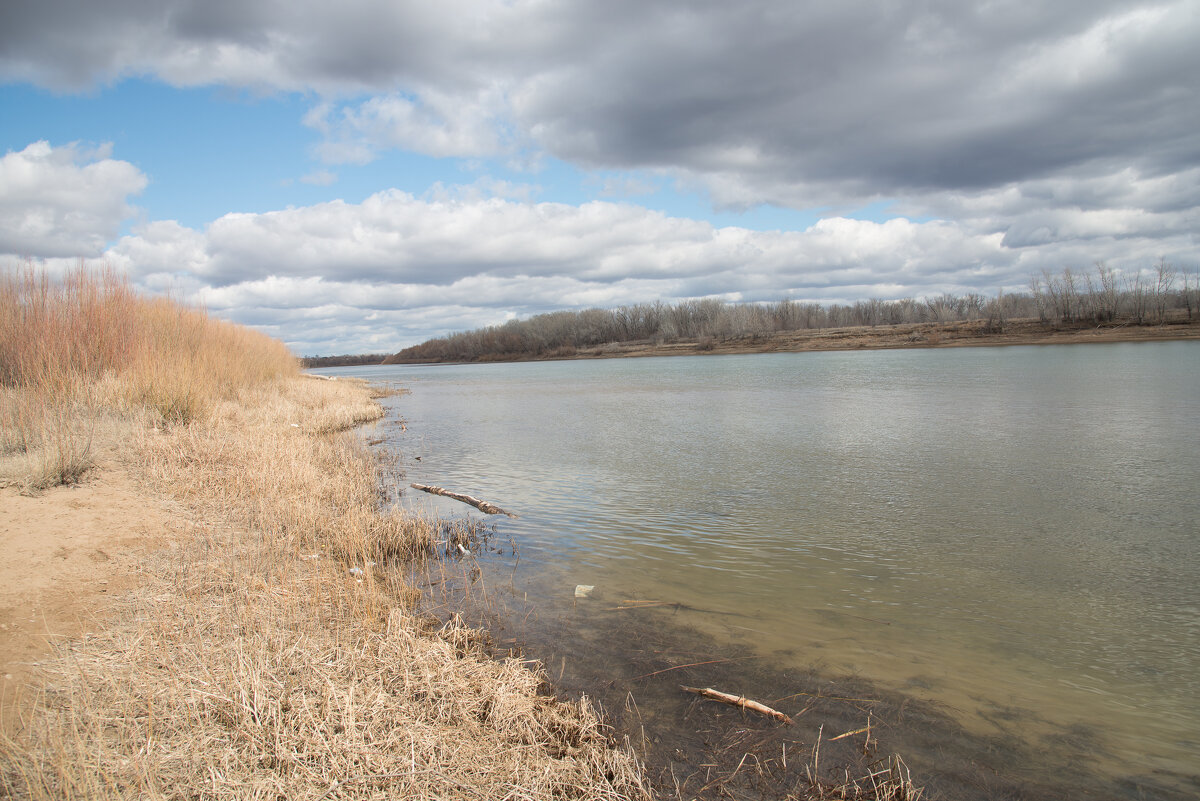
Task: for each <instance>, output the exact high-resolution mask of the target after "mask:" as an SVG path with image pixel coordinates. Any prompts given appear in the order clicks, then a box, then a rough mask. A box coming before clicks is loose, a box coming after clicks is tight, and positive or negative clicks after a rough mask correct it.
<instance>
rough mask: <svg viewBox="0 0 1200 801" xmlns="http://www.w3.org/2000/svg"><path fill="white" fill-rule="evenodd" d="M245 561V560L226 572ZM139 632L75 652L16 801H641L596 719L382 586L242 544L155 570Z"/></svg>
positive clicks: (223, 537) (224, 535) (14, 755)
mask: <svg viewBox="0 0 1200 801" xmlns="http://www.w3.org/2000/svg"><path fill="white" fill-rule="evenodd" d="M231 557H233V558H231ZM153 567H154V570H155V574H156V578H154V579H152V580H151V581H150V582H149V583H148V585H147V586H146V587H145V588H144V589H143V591H142V593H141V594H140V597H139V598H138V600H137V604H136V607H135V609H134V613H135V614H134V617H133V618H131V620H130V621H129V622H128V625H126V626H124V627H119V628H115V629H110V630H109V631H108V632H105V633H104V634H101V635H98V636H95V637H92V638H89V639H87V640H85V641H84V642H82V643H78V644H75V645H74V646H72V647H71V649H70V651H69V652H67V653H64V655H63V658H62V659H61V660H60V661H59V663H58V666H57V670H56V673H55V674H54V675H53V676H52V679H53V681H54V684H53V686H52V688H51V689H50V690H48V692H47V694H46V695H45V696H44V698H43V699H42V703H41V704H40V705H39V708H38V709H37V711H36V713H35V714H30V715H27V716H26V717H25V718H24V719H23V721H22V723H23V728H24V731H23V733H22V738H21V741H20V742H18V741H14V740H7V741H5V742H4V743H3V744H2V745H0V755H2V757H3V762H4V763H5V765H6V770H5V771H4V773H3V775H2V776H0V782H2V785H0V786H2V787H3V793H0V794H3V795H6V796H11V797H28V798H35V799H42V798H47V799H48V798H68V797H76V796H83V797H89V798H92V797H96V798H106V797H107V798H129V797H135V796H136V797H139V798H140V797H149V798H166V797H172V798H174V797H179V798H183V797H189V798H190V797H236V798H311V799H320V798H329V797H335V798H383V797H389V798H390V797H404V798H410V797H411V798H448V797H454V798H488V799H490V798H538V799H541V798H581V799H583V798H586V799H624V798H641V797H646V793H645V791H644V789H643V788H642V785H641V783H640V778H639V774H638V771H637V763H636V761H635V760H633V759H632V757H630V756H629V755H628V754H627V753H626V752H624V751H618V750H615V749H613V748H611V747H610V744H609V742H608V739H607V733H606V730H605V729H604V727H603V726H602V725H601V723H600V721H599V718H598V717H597V715H596V714H595V712H594V710H593V709H592V708H591V706H590V705H589V704H588V703H587V702H586V701H585V702H583V703H579V704H564V703H559V702H557V701H555V700H554V699H552V698H547V697H545V696H540V695H538V693H537V690H538V688H539V686H540V684H541V683H542V681H543V678H544V677H543V676H541V675H540V674H539V673H535V672H534V671H532V670H530V669H529V668H528V666H527V665H526V664H524V663H522V662H518V661H517V660H514V659H504V660H499V661H498V660H493V659H491V658H489V657H488V656H487V654H486V653H485V652H484V650H483V648H482V647H481V645H480V639H479V638H478V636H477V635H474V634H472V633H471V632H470V630H467V629H463V628H462V627H461V626H459V625H457V624H454V623H451V624H448V625H445V626H442V627H441V628H440V629H434V628H433V624H431V623H430V622H428V621H426V620H424V619H422V618H419V617H414V616H413V614H412V613H411V612H410V611H408V610H405V609H402V608H399V607H396V606H391V607H388V605H387V604H388V601H387V597H386V596H387V593H386V592H384V587H385V582H382V581H375V582H372V581H366V582H363V583H358V582H355V581H353V580H352V579H350V578H349V577H348V576H347V574H346V571H345V570H344V569H343V568H342V566H340V565H337V564H334V563H333V562H332V561H331V560H322V559H295V558H291V559H287V558H280V557H279V556H278V553H277V552H274V551H272V550H271V549H270V548H269V546H268V544H267V543H265V542H262V543H256V544H246V543H244V542H242V543H239V542H238V539H237V532H236V530H230V531H228V532H216V533H210V534H207V535H205V536H202V537H199V538H197V540H196V544H195V545H194V547H193V548H191V549H190V550H189V552H187V553H184V554H182V555H181V556H179V557H177V558H176V559H175V560H174V561H171V560H168V559H166V558H164V559H162V560H161V561H160V562H158V563H156V564H155V565H154V566H153Z"/></svg>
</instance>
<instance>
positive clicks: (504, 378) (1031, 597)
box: [322, 343, 1200, 797]
mask: <svg viewBox="0 0 1200 801" xmlns="http://www.w3.org/2000/svg"><path fill="white" fill-rule="evenodd" d="M322 372H327V373H332V372H340V373H343V374H352V375H357V376H364V377H368V378H371V379H372V380H382V381H393V382H397V383H399V384H401V385H403V386H405V387H407V388H409V389H410V390H411V394H408V395H404V396H401V397H397V398H392V399H389V400H388V401H387V402H388V403H389V404H390V405H391V406H392V407H394V411H395V413H396V414H398V415H399V416H400V417H402V418H403V419H404V420H405V421H406V428H405V430H403V431H401V430H400V428H398V427H392V428H390V429H388V431H389V444H390V445H391V446H392V447H395V448H396V449H398V451H399V452H400V453H401V454H402V459H403V463H404V465H405V469H406V471H407V477H406V481H417V482H421V483H427V484H438V485H442V486H445V487H447V488H451V489H456V490H459V491H462V492H468V493H470V494H472V495H476V496H479V497H483V498H486V499H488V500H491V501H493V502H495V503H498V504H499V505H501V506H503V507H505V508H507V509H511V510H513V511H516V512H518V513H520V515H521V517H520V519H518V520H512V521H509V520H503V521H501V522H499V523H498V524H497V532H498V535H499V536H500V537H501V538H503V539H507V538H509V537H511V538H513V539H514V540H515V542H516V543H517V545H518V550H519V553H520V559H519V561H516V562H514V563H513V564H509V565H508V569H509V570H510V573H507V574H505V576H506V578H505V580H506V581H507V582H508V583H509V587H510V590H511V591H513V592H515V594H517V595H520V596H521V597H522V598H524V597H525V594H528V596H529V597H531V598H534V599H535V602H536V604H537V605H538V606H539V608H540V609H543V610H555V609H558V610H567V609H575V608H577V606H578V604H577V602H576V601H575V599H574V597H573V595H574V588H575V586H576V585H577V584H586V585H594V586H595V587H596V588H597V589H596V595H595V596H594V597H593V598H591V599H588V600H587V601H585V602H581V603H592V604H607V605H608V606H607V608H609V609H611V608H613V607H614V606H615V605H620V604H621V603H622V602H623V601H626V600H631V599H639V600H656V601H664V602H671V603H678V604H682V605H684V610H683V611H682V612H677V613H676V614H673V615H671V616H670V617H669V620H668V619H667V618H664V620H668V622H669V623H670V624H672V625H686V626H688V627H690V628H693V629H696V630H699V631H701V632H703V633H704V634H705V635H707V636H709V637H712V638H713V641H714V642H715V643H717V644H718V645H720V644H723V643H725V644H728V645H729V647H730V648H733V647H734V646H735V645H736V646H737V647H738V648H752V649H754V651H755V652H757V653H759V654H761V655H762V656H763V657H764V658H766V659H770V660H772V661H774V662H777V663H779V664H781V666H786V663H788V662H794V663H800V664H817V665H819V667H820V668H821V670H823V671H827V672H829V673H830V674H831V675H844V674H851V675H855V676H859V677H862V678H863V679H866V680H869V681H871V682H875V683H878V684H879V685H880V686H882V687H888V688H893V689H895V690H898V691H902V692H910V693H913V694H915V695H917V696H919V697H922V698H928V699H933V700H936V701H937V702H939V703H941V704H944V705H945V707H946V708H947V709H949V710H950V711H951V712H952V714H953V715H954V717H955V718H956V719H958V720H959V721H960V722H961V723H962V725H963V726H964V727H966V729H967V730H968V731H971V732H974V733H978V734H979V735H981V736H985V737H986V736H991V735H994V734H1002V735H1004V736H1005V737H1014V736H1018V737H1020V738H1022V739H1023V740H1024V741H1026V742H1028V743H1030V744H1033V745H1034V747H1036V748H1037V749H1039V750H1041V751H1044V752H1045V756H1046V760H1047V765H1046V769H1047V770H1048V771H1053V770H1054V761H1055V760H1062V761H1063V762H1064V764H1065V763H1068V762H1072V763H1077V762H1078V761H1079V760H1081V759H1089V758H1095V757H1094V756H1093V757H1089V756H1088V755H1087V754H1082V753H1073V752H1072V748H1077V749H1085V748H1086V749H1090V750H1092V751H1095V750H1097V749H1099V750H1100V752H1102V753H1103V754H1105V755H1108V758H1104V759H1100V758H1095V759H1096V761H1097V763H1098V764H1097V766H1096V770H1097V771H1100V772H1107V773H1111V774H1113V776H1114V778H1117V779H1119V778H1120V777H1121V776H1122V775H1124V774H1129V775H1132V774H1135V773H1136V774H1138V775H1152V776H1156V777H1157V780H1158V781H1161V782H1163V783H1164V784H1165V785H1166V786H1168V787H1173V788H1176V789H1178V788H1187V787H1191V788H1193V789H1195V788H1196V787H1197V783H1196V782H1197V780H1196V778H1195V777H1196V776H1197V774H1200V765H1198V762H1200V759H1198V757H1197V753H1200V495H1198V493H1197V486H1198V485H1200V346H1198V345H1196V344H1194V343H1146V344H1122V345H1095V346H1091V345H1089V346H1056V347H1012V348H971V349H944V350H912V351H886V352H884V351H876V352H854V353H809V354H770V355H767V354H764V355H747V356H719V357H718V356H704V357H675V358H653V359H635V360H608V361H574V362H547V363H533V364H505V365H478V366H476V365H472V366H430V367H392V368H369V369H364V368H356V369H349V370H341V371H332V370H331V371H322ZM418 457H419V458H418ZM407 502H409V503H411V504H414V505H416V506H418V507H419V508H424V509H429V510H431V511H432V512H434V513H437V514H441V515H443V516H454V515H462V514H465V513H467V512H470V510H469V509H468V508H467V507H465V506H462V505H459V504H455V503H454V502H449V501H443V500H435V499H433V498H432V497H426V496H421V497H418V498H411V497H410V498H408V501H407ZM510 561H512V560H510ZM546 613H547V614H549V612H546ZM562 614H567V612H562ZM597 647H603V642H600V643H599V644H598V645H597ZM1079 732H1086V733H1087V737H1086V738H1083V739H1086V740H1087V745H1086V746H1084V745H1078V744H1077V745H1074V746H1073V745H1072V742H1073V741H1074V740H1078V739H1080V738H1078V737H1075V738H1074V740H1073V739H1072V737H1071V736H1069V735H1071V733H1076V734H1078V733H1079ZM1043 744H1051V745H1047V746H1045V747H1043ZM1139 792H1144V788H1143V789H1142V790H1141V791H1139V790H1138V788H1137V787H1134V788H1132V789H1128V794H1129V795H1130V796H1131V797H1136V796H1137V794H1138V793H1139Z"/></svg>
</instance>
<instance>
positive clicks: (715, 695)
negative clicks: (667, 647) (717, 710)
mask: <svg viewBox="0 0 1200 801" xmlns="http://www.w3.org/2000/svg"><path fill="white" fill-rule="evenodd" d="M679 689H681V690H683V691H684V692H689V693H695V694H696V695H702V696H704V697H705V698H711V699H712V700H714V701H720V702H721V703H723V704H729V705H730V706H737V707H741V708H742V709H751V710H753V711H755V712H758V713H761V714H763V715H766V716H768V717H772V718H775V719H776V720H779V721H783V722H784V723H786V724H788V725H789V726H790V725H791V724H792V719H791V718H790V717H788V716H787V715H785V714H783V713H782V712H780V711H779V710H778V709H772V708H771V707H769V706H767V705H766V704H760V703H759V702H758V701H751V700H750V699H749V698H744V697H742V696H740V695H732V694H730V693H723V692H721V691H720V690H714V689H713V688H711V687H703V688H701V687H684V686H683V685H680V686H679Z"/></svg>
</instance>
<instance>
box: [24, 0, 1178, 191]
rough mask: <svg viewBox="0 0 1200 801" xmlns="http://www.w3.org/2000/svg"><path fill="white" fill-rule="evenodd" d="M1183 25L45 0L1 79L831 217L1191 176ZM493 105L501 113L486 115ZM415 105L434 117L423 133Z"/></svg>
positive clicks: (987, 10) (925, 13)
mask: <svg viewBox="0 0 1200 801" xmlns="http://www.w3.org/2000/svg"><path fill="white" fill-rule="evenodd" d="M1198 9H1200V4H1198V3H1197V2H1195V0H1183V1H1182V2H1173V3H1152V2H1130V1H1129V0H1125V1H1124V2H1118V1H1117V0H1109V1H1108V2H1097V1H1094V0H1093V1H1091V2H1056V3H1046V4H1034V3H1027V2H1004V0H993V1H991V2H982V1H980V2H973V3H963V2H882V3H881V2H877V1H876V0H871V2H864V1H863V0H839V2H836V3H832V2H831V3H819V4H813V3H804V4H799V3H791V2H778V0H758V1H757V2H753V1H751V2H741V3H728V2H715V1H714V2H692V3H686V4H681V3H677V2H666V1H665V0H662V1H655V0H637V1H636V2H634V0H605V1H604V2H599V0H596V1H594V2H589V1H588V0H579V1H578V2H572V3H561V4H551V5H547V4H544V3H535V2H520V1H518V2H513V3H504V4H501V3H494V2H485V1H484V0H455V2H449V3H439V4H437V5H436V6H433V5H430V4H425V3H411V2H410V3H396V2H379V1H370V0H352V1H350V2H344V3H339V4H337V5H336V6H335V5H330V4H326V3H315V2H307V3H306V2H296V3H286V4H285V3H271V2H258V3H248V2H234V1H233V0H220V2H181V1H180V0H176V1H175V2H166V3H162V2H153V3H151V2H148V0H119V1H118V2H115V3H105V4H102V5H99V4H95V3H88V2H66V1H64V0H51V1H50V2H39V3H21V4H10V5H9V7H8V8H7V9H6V11H5V12H4V14H5V19H4V22H5V24H4V25H3V26H0V69H3V72H4V73H6V74H7V75H9V76H10V77H17V78H27V79H30V80H35V81H40V82H44V83H50V84H54V85H80V84H82V83H87V82H88V81H89V80H108V79H112V78H114V77H117V76H120V75H122V74H128V73H140V72H145V73H151V74H157V75H159V76H161V77H163V78H165V79H166V80H169V81H173V82H177V83H204V82H231V83H240V84H244V85H264V86H279V87H284V88H290V89H297V88H299V89H303V88H308V87H312V88H316V89H318V90H319V91H323V92H326V93H329V92H334V93H336V92H338V91H339V90H341V91H348V92H361V91H364V90H367V91H373V92H376V93H377V94H379V95H380V96H383V97H387V96H392V97H397V96H399V97H403V98H409V99H411V100H409V101H406V102H409V103H410V106H406V107H405V108H404V109H403V111H404V113H403V114H401V115H400V117H401V119H400V121H399V122H397V114H396V109H395V103H392V104H391V105H390V106H389V104H388V103H386V102H384V103H382V104H381V103H379V102H375V104H374V105H372V106H368V105H364V106H363V108H361V109H356V108H355V107H353V106H350V107H347V108H345V109H344V110H345V111H347V112H349V113H347V114H345V115H344V117H345V120H348V121H350V122H347V123H346V124H353V125H354V126H355V127H354V130H353V131H352V133H354V134H355V135H357V136H359V137H363V138H364V139H365V140H366V141H364V143H363V148H365V150H360V152H368V151H369V150H370V148H372V147H388V146H404V145H405V144H406V143H410V141H411V140H412V139H413V137H414V136H415V134H412V133H411V132H409V133H408V134H407V135H405V134H403V132H402V133H400V134H398V133H396V132H395V131H391V132H390V133H389V130H388V127H389V125H391V126H393V127H394V126H396V125H401V126H411V125H412V124H413V120H414V119H415V120H417V122H418V123H424V124H426V125H428V124H429V120H431V119H438V120H443V118H445V117H447V116H450V115H452V114H453V111H452V110H448V109H453V108H454V107H455V106H456V104H458V103H457V102H456V98H457V100H458V101H461V103H460V104H458V105H461V108H462V109H463V113H464V114H474V115H475V117H474V118H473V120H472V122H471V123H470V128H471V130H472V131H473V134H472V135H467V136H464V135H459V136H457V137H452V138H451V139H450V141H449V142H441V143H440V144H438V145H430V146H429V147H430V148H435V149H436V148H440V150H438V152H437V155H448V154H450V155H452V154H453V153H452V150H453V148H454V147H460V148H462V150H463V152H464V154H466V155H472V156H475V155H480V152H481V151H482V150H483V149H485V148H486V147H492V148H495V147H499V146H501V145H500V144H499V143H503V142H508V143H510V144H511V142H512V141H513V137H506V136H500V135H498V134H497V135H493V136H484V135H482V133H481V132H480V131H479V130H478V128H479V123H480V120H484V121H490V122H489V124H491V125H493V126H494V127H496V128H501V127H504V126H508V125H515V126H516V128H517V129H518V131H519V132H520V136H519V137H517V138H519V139H523V140H524V141H526V142H530V143H533V144H534V145H535V146H538V147H541V148H544V149H545V150H547V151H549V152H550V153H552V154H554V155H557V156H559V157H562V158H564V159H567V160H571V161H575V162H579V163H582V164H585V165H593V166H603V167H616V168H630V167H656V168H665V169H668V170H675V171H678V172H679V173H680V174H681V175H684V176H690V177H691V178H692V179H695V180H697V181H699V182H700V183H707V185H708V187H709V188H710V189H711V190H712V191H713V193H714V197H715V199H716V200H717V201H718V202H720V203H728V204H731V205H738V204H745V205H752V204H755V203H759V202H764V201H767V202H776V203H779V204H783V205H793V206H795V205H824V204H829V203H839V202H842V201H843V199H848V200H849V201H851V202H853V200H854V199H856V198H863V197H880V196H882V197H887V196H896V195H909V194H913V193H936V192H940V191H944V190H955V191H957V190H962V191H981V190H986V189H988V188H990V187H996V186H1000V185H1003V184H1006V183H1010V182H1019V181H1025V180H1030V179H1035V178H1039V177H1047V176H1053V175H1067V176H1076V175H1077V174H1080V173H1086V172H1088V171H1093V172H1094V171H1096V170H1102V171H1111V170H1116V169H1120V168H1123V167H1126V166H1133V167H1136V168H1137V169H1139V170H1140V171H1142V172H1143V173H1145V174H1162V173H1170V172H1174V171H1176V170H1179V169H1181V168H1183V167H1186V166H1192V165H1195V164H1197V163H1198V161H1200V137H1197V135H1196V133H1195V132H1196V131H1197V130H1200V89H1198V88H1197V87H1198V85H1200V82H1197V81H1196V80H1195V76H1196V75H1198V74H1200V48H1198V47H1196V46H1195V43H1196V42H1197V41H1200V10H1198ZM494 87H500V90H498V91H499V94H500V96H502V97H503V98H505V99H504V101H503V105H504V106H505V107H504V108H489V110H488V113H487V114H484V115H482V116H481V115H480V113H479V97H480V95H481V93H484V92H487V91H489V89H490V88H494ZM427 96H428V98H427ZM491 98H492V99H491V101H489V102H494V101H495V96H494V95H493V96H491ZM427 99H428V102H431V103H433V104H435V106H436V111H437V114H430V113H426V114H424V116H422V113H423V112H427V111H428V108H427V106H426V100H427ZM372 115H376V117H377V119H376V122H377V123H378V124H374V125H373V124H372V122H371V120H372ZM413 115H416V116H413ZM443 121H444V122H445V124H446V125H447V127H449V128H450V129H452V130H456V131H457V130H459V129H460V128H461V127H462V125H466V123H461V124H460V123H456V121H455V120H453V119H444V120H443ZM343 138H345V137H343ZM372 138H374V139H375V140H376V141H371V139H372ZM415 146H419V143H417V145H415Z"/></svg>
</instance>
